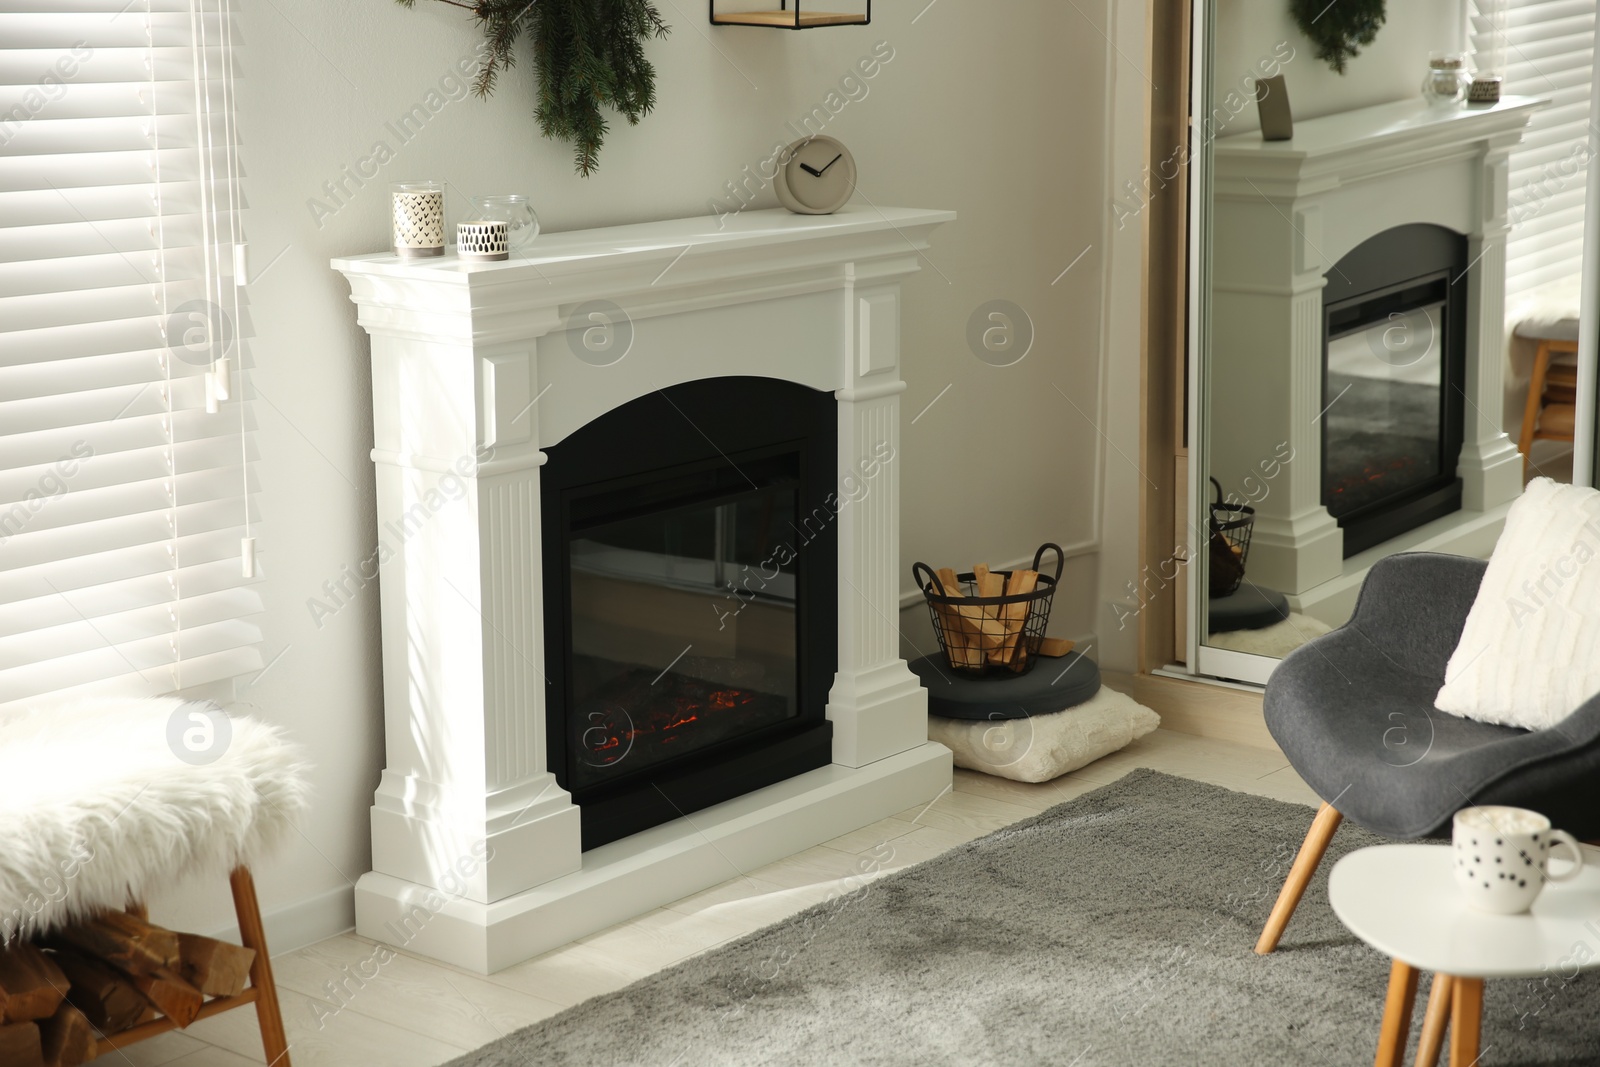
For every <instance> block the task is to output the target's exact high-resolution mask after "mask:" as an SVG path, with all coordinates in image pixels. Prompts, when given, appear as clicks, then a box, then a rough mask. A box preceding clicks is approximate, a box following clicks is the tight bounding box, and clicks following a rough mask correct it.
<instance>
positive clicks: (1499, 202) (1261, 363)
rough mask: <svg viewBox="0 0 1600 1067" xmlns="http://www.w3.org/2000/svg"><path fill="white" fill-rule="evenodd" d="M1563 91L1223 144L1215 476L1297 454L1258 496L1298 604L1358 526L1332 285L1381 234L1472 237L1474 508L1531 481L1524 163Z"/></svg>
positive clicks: (1468, 483) (1231, 475)
mask: <svg viewBox="0 0 1600 1067" xmlns="http://www.w3.org/2000/svg"><path fill="white" fill-rule="evenodd" d="M1548 103H1549V101H1548V100H1543V99H1532V98H1527V97H1506V98H1505V99H1503V100H1501V101H1500V102H1499V103H1498V104H1496V105H1494V106H1492V107H1472V108H1466V109H1457V110H1440V109H1435V108H1430V107H1429V106H1428V104H1427V103H1426V102H1425V101H1423V100H1421V99H1420V98H1418V99H1415V100H1403V101H1398V102H1395V103H1390V104H1381V105H1378V106H1375V107H1368V108H1361V109H1358V110H1354V111H1348V112H1344V113H1341V114H1335V115H1327V116H1323V117H1321V118H1316V119H1310V120H1307V121H1303V122H1297V123H1295V129H1294V137H1293V139H1291V140H1287V141H1263V140H1262V139H1261V136H1260V134H1259V133H1251V134H1240V135H1236V136H1232V137H1224V138H1221V139H1219V140H1217V141H1216V142H1215V144H1214V145H1213V153H1214V165H1213V182H1212V189H1213V200H1214V205H1215V208H1214V212H1213V227H1212V230H1213V235H1214V236H1213V244H1212V276H1211V293H1212V307H1211V313H1210V315H1209V321H1210V322H1211V323H1212V324H1213V325H1212V336H1211V340H1210V345H1211V350H1212V351H1213V352H1224V351H1225V352H1227V353H1228V357H1227V358H1226V359H1217V360H1214V361H1213V362H1212V364H1211V377H1210V383H1209V386H1210V396H1211V401H1210V402H1211V403H1212V405H1213V406H1214V408H1215V409H1216V410H1217V411H1218V412H1226V413H1227V415H1228V417H1227V418H1226V419H1225V420H1224V419H1213V420H1212V422H1213V428H1212V430H1211V431H1210V441H1209V442H1208V446H1207V447H1208V450H1209V453H1208V455H1207V463H1208V466H1209V470H1207V471H1205V472H1204V474H1210V475H1214V476H1215V477H1217V478H1218V479H1219V480H1220V481H1222V483H1223V484H1224V486H1225V487H1228V488H1236V487H1237V483H1238V482H1239V481H1240V480H1241V479H1242V478H1243V477H1244V476H1245V475H1248V474H1252V473H1256V472H1257V471H1258V469H1259V465H1260V464H1261V463H1262V462H1264V461H1268V460H1271V459H1272V458H1273V457H1274V456H1277V455H1280V454H1281V453H1280V451H1279V450H1280V449H1282V448H1283V447H1284V446H1285V445H1288V446H1291V447H1292V448H1293V456H1294V458H1293V460H1292V461H1291V462H1289V463H1287V464H1285V465H1284V467H1283V473H1282V474H1281V475H1280V476H1279V477H1278V478H1276V479H1275V480H1274V481H1273V483H1272V490H1271V492H1270V493H1269V494H1268V495H1266V497H1265V498H1263V499H1261V500H1260V501H1258V502H1257V503H1256V523H1255V529H1254V536H1253V538H1252V541H1251V549H1250V553H1251V554H1250V576H1251V578H1252V579H1253V580H1255V581H1257V582H1260V583H1261V584H1263V585H1267V586H1271V587H1273V588H1275V589H1279V590H1282V591H1283V592H1285V593H1288V594H1290V597H1291V603H1293V604H1294V605H1295V607H1296V610H1307V609H1306V607H1305V605H1307V604H1308V603H1310V602H1311V601H1312V600H1313V599H1314V598H1315V597H1316V596H1318V595H1319V594H1318V593H1317V590H1319V589H1327V588H1329V587H1330V583H1334V582H1336V581H1339V580H1342V579H1343V578H1344V577H1346V576H1345V574H1344V571H1345V568H1344V552H1343V544H1344V542H1343V531H1342V530H1341V529H1340V528H1339V525H1338V523H1337V522H1336V521H1335V520H1334V519H1333V517H1332V516H1331V515H1330V514H1329V513H1328V510H1327V508H1325V507H1323V505H1322V461H1321V457H1322V437H1321V427H1320V425H1319V422H1318V420H1319V418H1320V417H1321V413H1322V411H1323V407H1324V404H1325V403H1326V401H1325V400H1324V398H1323V346H1322V291H1323V287H1324V284H1325V278H1326V275H1327V273H1328V271H1329V270H1330V269H1331V268H1333V267H1334V265H1335V264H1337V263H1338V262H1339V261H1340V260H1341V259H1342V258H1343V257H1344V256H1345V255H1346V254H1347V253H1349V252H1350V251H1351V250H1352V249H1354V248H1356V247H1357V246H1358V245H1360V244H1361V243H1362V242H1364V241H1366V240H1367V239H1368V238H1371V237H1374V236H1376V235H1377V234H1379V233H1382V232H1385V231H1387V230H1390V229H1393V228H1395V227H1398V226H1404V225H1408V224H1412V223H1430V224H1433V225H1437V226H1442V227H1445V228H1447V229H1450V230H1452V231H1454V232H1456V233H1458V234H1463V235H1465V236H1466V237H1467V239H1468V253H1469V262H1470V264H1471V265H1470V267H1469V269H1468V270H1467V272H1466V274H1465V276H1464V278H1463V279H1457V281H1459V282H1461V284H1463V285H1465V286H1466V288H1467V294H1468V302H1469V317H1468V323H1467V331H1466V343H1467V366H1466V381H1465V393H1466V398H1467V403H1466V426H1465V433H1464V437H1465V441H1464V443H1463V446H1462V450H1461V458H1460V461H1459V463H1458V466H1457V474H1458V475H1459V477H1460V478H1461V480H1462V483H1463V497H1462V508H1463V512H1464V513H1468V512H1470V513H1472V514H1473V515H1476V516H1480V517H1484V518H1485V521H1493V516H1494V515H1496V514H1497V513H1498V512H1499V511H1502V510H1503V509H1504V507H1505V506H1506V505H1507V504H1508V503H1509V502H1510V501H1511V500H1513V499H1514V498H1515V497H1516V496H1517V494H1518V493H1520V492H1521V489H1522V467H1521V457H1520V456H1519V454H1518V452H1517V449H1516V446H1515V445H1514V444H1512V442H1511V441H1510V439H1509V438H1507V436H1506V434H1505V433H1504V432H1503V430H1502V429H1501V426H1500V413H1501V411H1502V409H1503V407H1504V398H1503V396H1502V390H1503V379H1504V373H1503V370H1502V364H1503V363H1504V357H1503V345H1504V334H1505V321H1504V319H1505V269H1506V235H1507V234H1508V233H1509V232H1510V228H1511V227H1510V221H1509V218H1508V196H1509V192H1510V190H1509V188H1508V184H1509V162H1508V157H1509V155H1510V152H1511V150H1512V149H1513V148H1514V147H1515V146H1516V144H1517V143H1518V141H1520V140H1521V137H1522V133H1523V130H1524V128H1525V127H1526V126H1527V124H1528V120H1529V119H1530V118H1531V117H1532V115H1533V113H1534V112H1535V111H1537V110H1538V109H1539V108H1541V107H1544V106H1546V105H1548ZM1204 474H1203V475H1202V477H1203V476H1204ZM1202 484H1203V483H1202ZM1336 621H1342V619H1338V620H1336Z"/></svg>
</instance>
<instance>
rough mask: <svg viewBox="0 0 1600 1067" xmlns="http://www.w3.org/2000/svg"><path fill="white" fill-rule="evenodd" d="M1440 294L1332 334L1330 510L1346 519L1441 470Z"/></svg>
mask: <svg viewBox="0 0 1600 1067" xmlns="http://www.w3.org/2000/svg"><path fill="white" fill-rule="evenodd" d="M1444 311H1445V308H1444V303H1443V301H1438V302H1434V303H1429V304H1426V305H1423V306H1420V307H1415V308H1411V309H1408V310H1407V311H1405V312H1391V313H1390V314H1389V315H1388V316H1387V317H1384V318H1381V319H1378V320H1377V321H1374V322H1367V323H1365V324H1362V325H1359V326H1356V327H1354V328H1353V329H1351V330H1349V331H1348V332H1345V333H1342V334H1340V335H1337V336H1332V337H1330V338H1329V340H1328V381H1327V391H1326V394H1325V395H1326V396H1327V398H1328V401H1329V404H1328V409H1327V412H1326V414H1325V416H1324V418H1325V419H1326V421H1327V429H1326V433H1327V436H1326V438H1325V443H1324V446H1323V466H1324V479H1325V481H1324V486H1325V491H1326V501H1327V506H1328V511H1329V513H1330V514H1332V515H1333V517H1334V518H1336V519H1343V518H1346V517H1348V516H1350V515H1352V514H1355V513H1357V512H1360V511H1362V510H1363V509H1366V508H1370V507H1373V506H1374V505H1381V504H1382V503H1383V502H1384V501H1386V500H1390V499H1394V498H1396V497H1402V496H1405V495H1406V494H1408V493H1411V492H1412V491H1414V490H1417V489H1419V488H1421V487H1423V486H1426V485H1429V484H1430V483H1432V482H1434V481H1435V480H1436V479H1438V477H1439V475H1440V474H1441V472H1442V469H1443V468H1442V459H1443V457H1442V451H1443V447H1444V446H1443V440H1444V422H1443V417H1444V396H1443V382H1444V345H1443V343H1442V336H1441V334H1442V331H1443V329H1444V323H1445V314H1444Z"/></svg>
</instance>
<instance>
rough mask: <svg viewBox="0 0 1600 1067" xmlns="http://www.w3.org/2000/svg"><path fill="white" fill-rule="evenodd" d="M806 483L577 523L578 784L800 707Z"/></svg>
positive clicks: (778, 718) (745, 731)
mask: <svg viewBox="0 0 1600 1067" xmlns="http://www.w3.org/2000/svg"><path fill="white" fill-rule="evenodd" d="M795 512H796V484H795V483H794V482H793V481H790V480H784V481H780V482H778V483H777V484H767V485H764V486H762V487H761V488H759V489H756V490H752V491H750V492H746V493H740V494H736V495H725V496H719V497H716V498H714V499H709V500H701V501H696V502H694V503H690V504H685V505H680V506H677V507H672V508H668V509H662V510H656V511H651V512H647V513H644V514H636V515H630V516H627V517H624V518H620V519H614V520H611V521H606V522H601V523H597V524H594V525H591V526H588V527H585V528H581V529H575V530H574V531H573V537H572V541H571V561H572V600H571V603H572V615H571V620H572V623H571V624H572V687H571V692H572V695H573V705H574V706H573V707H572V709H571V715H572V720H571V721H572V722H573V726H572V728H571V730H570V732H569V737H570V748H571V752H570V757H571V758H570V761H569V767H570V776H571V788H583V787H584V786H588V785H594V784H598V783H601V782H606V781H610V780H614V779H616V778H619V777H622V776H627V775H632V774H634V773H636V772H637V771H640V770H642V769H644V768H646V767H650V766H654V765H657V764H661V763H664V762H666V761H668V760H675V759H677V758H679V757H681V756H683V755H686V754H688V753H690V752H695V751H699V750H704V749H708V748H711V747H713V746H716V745H717V744H719V743H720V742H724V741H730V740H733V739H735V738H744V737H748V736H749V735H750V734H751V733H752V732H756V731H760V730H762V729H764V728H767V727H771V726H775V725H778V724H781V723H784V722H786V721H788V720H791V719H793V718H795V717H797V716H798V715H799V713H800V709H799V703H798V682H799V663H798V657H797V648H798V627H797V620H796V593H797V579H798V571H797V563H796V560H795V554H794V552H793V551H792V550H791V549H790V548H789V543H790V542H791V541H792V540H793V535H792V533H790V531H792V530H793V529H794V525H793V524H794V520H795Z"/></svg>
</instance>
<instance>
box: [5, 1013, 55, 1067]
mask: <svg viewBox="0 0 1600 1067" xmlns="http://www.w3.org/2000/svg"><path fill="white" fill-rule="evenodd" d="M0 1063H3V1064H5V1065H6V1067H45V1064H44V1047H43V1045H42V1044H41V1042H40V1040H39V1024H38V1023H12V1024H11V1025H10V1026H0Z"/></svg>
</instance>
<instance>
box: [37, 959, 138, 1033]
mask: <svg viewBox="0 0 1600 1067" xmlns="http://www.w3.org/2000/svg"><path fill="white" fill-rule="evenodd" d="M55 959H56V962H57V963H59V964H60V965H61V970H62V971H63V972H64V973H65V974H66V976H67V979H68V980H69V981H70V982H71V984H72V989H71V990H70V991H69V992H68V993H67V1000H68V1001H70V1002H71V1003H72V1005H73V1006H74V1007H76V1008H77V1009H78V1010H79V1011H81V1012H83V1014H84V1015H86V1016H88V1017H89V1021H90V1022H92V1023H93V1024H94V1025H95V1028H96V1029H98V1030H99V1031H100V1032H101V1033H102V1034H120V1033H121V1032H122V1031H124V1030H127V1029H129V1028H130V1027H134V1026H138V1025H139V1024H140V1023H142V1022H146V1021H148V1020H149V1019H151V1018H154V1017H155V1012H153V1011H152V1010H151V1008H150V1005H149V1004H148V1003H146V1002H145V999H144V994H142V993H140V992H139V990H138V989H136V988H134V985H133V980H132V979H131V978H128V977H127V976H126V975H124V974H122V973H121V972H120V971H116V970H113V969H112V968H110V967H108V966H106V965H105V964H104V963H101V962H100V961H99V960H96V959H90V958H89V957H87V956H84V955H82V954H81V953H79V952H76V951H74V950H72V949H69V948H58V949H56V952H55Z"/></svg>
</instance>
